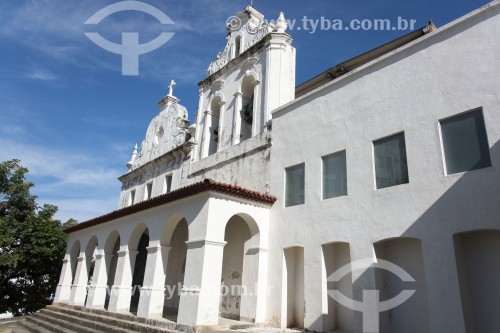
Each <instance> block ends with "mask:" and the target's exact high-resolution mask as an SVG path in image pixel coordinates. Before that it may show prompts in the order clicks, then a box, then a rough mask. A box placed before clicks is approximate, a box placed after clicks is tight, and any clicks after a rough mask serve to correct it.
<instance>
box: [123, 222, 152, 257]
mask: <svg viewBox="0 0 500 333" xmlns="http://www.w3.org/2000/svg"><path fill="white" fill-rule="evenodd" d="M145 232H146V233H147V234H148V235H149V230H148V226H147V225H146V224H144V223H139V224H138V225H137V226H136V227H135V228H134V231H132V234H131V235H130V238H129V240H128V243H127V244H128V249H129V250H130V251H137V248H138V246H139V242H140V240H141V237H142V236H143V234H144V233H145Z"/></svg>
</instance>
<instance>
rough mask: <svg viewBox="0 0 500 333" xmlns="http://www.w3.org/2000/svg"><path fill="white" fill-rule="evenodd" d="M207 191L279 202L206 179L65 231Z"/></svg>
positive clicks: (241, 188) (270, 197)
mask: <svg viewBox="0 0 500 333" xmlns="http://www.w3.org/2000/svg"><path fill="white" fill-rule="evenodd" d="M207 191H213V192H218V193H223V194H227V195H230V196H233V197H237V198H243V199H247V200H251V201H254V202H260V203H264V204H271V205H272V204H273V203H274V202H275V201H276V200H277V199H276V197H273V196H271V195H267V194H264V193H260V192H257V191H252V190H248V189H245V188H243V187H240V186H234V185H229V184H224V183H219V182H216V181H214V180H212V179H205V180H203V181H202V182H199V183H195V184H193V185H189V186H186V187H183V188H180V189H178V190H175V191H172V192H170V193H166V194H162V195H160V196H157V197H154V198H152V199H149V200H146V201H142V202H139V203H137V204H134V205H132V206H129V207H125V208H121V209H118V210H115V211H113V212H111V213H108V214H105V215H102V216H99V217H96V218H93V219H91V220H88V221H85V222H82V223H78V224H75V225H74V226H71V227H68V228H66V229H64V232H66V233H68V234H69V233H72V232H75V231H78V230H82V229H85V228H89V227H93V226H95V225H98V224H101V223H105V222H109V221H112V220H115V219H117V218H120V217H124V216H127V215H131V214H135V213H138V212H141V211H143V210H147V209H150V208H153V207H158V206H161V205H164V204H166V203H169V202H172V201H175V200H179V199H183V198H187V197H190V196H193V195H195V194H198V193H202V192H207Z"/></svg>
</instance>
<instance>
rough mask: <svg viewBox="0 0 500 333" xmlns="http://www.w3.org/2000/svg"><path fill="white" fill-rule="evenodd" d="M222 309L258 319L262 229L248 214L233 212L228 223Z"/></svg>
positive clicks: (233, 316)
mask: <svg viewBox="0 0 500 333" xmlns="http://www.w3.org/2000/svg"><path fill="white" fill-rule="evenodd" d="M224 241H225V242H226V245H225V246H224V251H223V260H222V271H221V284H222V286H221V297H220V302H219V312H220V315H221V316H222V317H225V318H229V319H237V320H240V319H244V320H250V321H252V320H255V317H256V306H257V298H256V297H255V294H256V293H255V290H254V288H255V286H256V284H257V283H258V277H259V274H258V272H259V260H260V256H259V254H260V252H259V251H260V247H259V245H260V244H259V241H260V232H259V226H258V224H257V222H255V220H254V219H253V218H252V217H251V216H250V215H248V214H245V213H238V214H235V215H233V216H231V217H230V218H229V219H228V220H227V221H226V224H225V228H224Z"/></svg>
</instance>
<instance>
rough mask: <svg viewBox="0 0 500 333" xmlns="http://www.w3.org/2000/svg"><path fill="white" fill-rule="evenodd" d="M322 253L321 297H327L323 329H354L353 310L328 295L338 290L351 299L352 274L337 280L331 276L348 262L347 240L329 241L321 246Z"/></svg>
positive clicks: (349, 254)
mask: <svg viewBox="0 0 500 333" xmlns="http://www.w3.org/2000/svg"><path fill="white" fill-rule="evenodd" d="M321 248H322V254H323V269H322V270H323V278H322V284H323V288H322V289H323V298H324V299H327V300H328V301H327V302H326V304H325V305H326V306H327V308H326V309H323V313H324V315H323V331H325V332H330V331H342V332H344V331H345V332H352V331H354V322H353V320H354V312H353V310H352V309H349V308H347V307H345V306H343V305H341V304H339V303H337V302H336V301H335V300H334V299H333V297H331V296H329V295H330V294H329V293H331V292H333V291H335V290H338V291H340V292H341V293H342V294H343V295H345V296H347V297H348V298H350V299H353V288H352V274H351V273H349V274H347V275H345V276H344V277H343V278H342V279H340V280H339V281H332V279H331V276H332V274H334V273H335V272H336V271H337V270H338V269H340V268H341V267H343V266H345V265H347V264H350V262H351V251H350V245H349V243H347V242H331V243H326V244H323V245H322V246H321Z"/></svg>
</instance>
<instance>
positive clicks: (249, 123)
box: [236, 71, 260, 142]
mask: <svg viewBox="0 0 500 333" xmlns="http://www.w3.org/2000/svg"><path fill="white" fill-rule="evenodd" d="M259 82H260V81H259V80H258V75H257V73H255V72H254V71H247V72H246V73H245V76H244V77H243V80H242V81H241V87H240V91H241V110H239V112H240V117H239V124H237V125H236V126H238V127H239V136H240V137H239V142H242V141H245V140H247V139H249V138H251V137H252V136H253V135H254V133H253V124H254V122H255V118H256V113H255V109H256V107H257V99H256V96H257V94H256V87H257V85H258V83H259Z"/></svg>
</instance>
